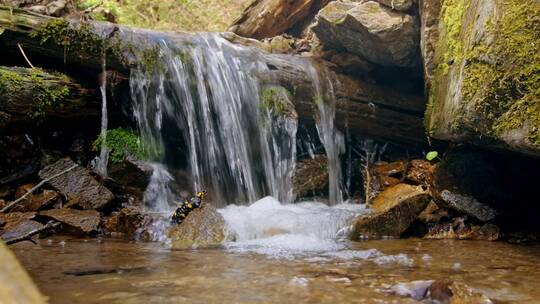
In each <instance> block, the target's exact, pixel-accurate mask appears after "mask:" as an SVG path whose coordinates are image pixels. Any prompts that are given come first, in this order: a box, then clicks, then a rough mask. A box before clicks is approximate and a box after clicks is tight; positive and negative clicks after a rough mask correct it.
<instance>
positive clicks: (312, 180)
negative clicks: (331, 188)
mask: <svg viewBox="0 0 540 304" xmlns="http://www.w3.org/2000/svg"><path fill="white" fill-rule="evenodd" d="M327 166H328V161H327V158H326V156H325V155H315V157H314V158H309V159H305V160H302V161H300V162H298V163H297V164H296V170H295V172H294V176H293V185H294V192H295V193H296V196H297V197H298V198H301V197H305V196H308V195H315V194H317V193H326V192H328V167H327Z"/></svg>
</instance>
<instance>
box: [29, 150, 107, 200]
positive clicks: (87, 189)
mask: <svg viewBox="0 0 540 304" xmlns="http://www.w3.org/2000/svg"><path fill="white" fill-rule="evenodd" d="M74 165H76V164H75V163H74V162H73V161H72V160H70V159H68V158H63V159H60V160H59V161H57V162H55V163H54V164H52V165H50V166H47V167H45V168H43V169H42V170H41V171H40V172H39V177H40V178H42V179H45V178H50V177H52V176H54V175H55V174H58V173H60V172H62V171H64V170H66V169H68V168H70V167H72V166H74ZM49 184H51V185H52V186H53V187H54V188H55V189H57V190H58V191H60V192H61V193H63V194H65V195H66V196H67V197H68V198H69V199H73V200H76V201H78V203H77V204H78V205H79V206H80V207H82V208H83V209H98V208H102V207H104V206H105V205H107V204H108V203H109V202H111V201H112V200H113V199H114V195H113V194H112V192H111V191H109V190H108V189H107V188H105V187H104V186H103V185H101V184H100V183H99V182H98V181H97V180H95V179H94V177H92V175H90V171H88V170H87V169H86V168H83V167H81V166H78V165H77V166H76V167H75V168H74V169H73V170H71V171H69V172H67V173H65V174H62V175H60V176H58V177H56V178H53V179H51V180H50V181H49Z"/></svg>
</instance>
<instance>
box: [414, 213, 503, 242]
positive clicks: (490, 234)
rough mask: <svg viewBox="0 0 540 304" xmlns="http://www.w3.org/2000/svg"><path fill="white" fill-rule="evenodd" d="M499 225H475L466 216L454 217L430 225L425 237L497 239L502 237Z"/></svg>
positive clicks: (439, 238) (438, 238) (440, 238)
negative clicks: (449, 220) (450, 219)
mask: <svg viewBox="0 0 540 304" xmlns="http://www.w3.org/2000/svg"><path fill="white" fill-rule="evenodd" d="M500 237H501V235H500V231H499V227H497V226H495V225H493V224H484V225H482V226H478V225H474V224H471V223H469V222H467V221H466V219H464V218H460V217H458V218H454V219H453V221H452V222H441V223H437V224H435V225H433V226H431V227H429V229H428V232H427V233H426V234H425V235H424V238H425V239H436V240H442V239H451V240H453V239H456V240H478V241H480V240H481V241H496V240H498V239H500Z"/></svg>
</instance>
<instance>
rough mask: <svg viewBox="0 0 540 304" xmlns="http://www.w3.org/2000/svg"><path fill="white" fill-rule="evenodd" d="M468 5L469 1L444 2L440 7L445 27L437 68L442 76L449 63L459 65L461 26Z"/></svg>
mask: <svg viewBox="0 0 540 304" xmlns="http://www.w3.org/2000/svg"><path fill="white" fill-rule="evenodd" d="M469 3H470V0H445V1H444V4H443V6H442V12H441V14H442V15H441V16H442V17H441V18H442V21H443V23H444V26H445V29H444V32H445V36H444V37H445V40H444V43H445V46H444V52H443V53H442V59H441V61H440V62H441V64H440V65H439V67H438V68H439V69H441V71H442V73H443V74H447V73H448V69H449V62H452V61H453V63H452V64H459V63H460V62H461V60H462V55H461V54H462V52H463V43H462V38H461V37H462V25H463V20H464V17H465V12H466V10H467V8H468V6H469Z"/></svg>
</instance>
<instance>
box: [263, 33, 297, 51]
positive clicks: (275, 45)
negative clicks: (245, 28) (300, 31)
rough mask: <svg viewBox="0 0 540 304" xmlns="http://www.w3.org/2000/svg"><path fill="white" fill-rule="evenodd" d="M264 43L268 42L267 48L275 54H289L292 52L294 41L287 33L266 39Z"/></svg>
mask: <svg viewBox="0 0 540 304" xmlns="http://www.w3.org/2000/svg"><path fill="white" fill-rule="evenodd" d="M264 42H265V43H268V44H269V50H270V52H272V53H275V54H290V53H292V52H294V48H295V41H294V39H293V38H292V37H290V36H288V35H280V36H276V37H273V38H269V39H266V40H265V41H264Z"/></svg>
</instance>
